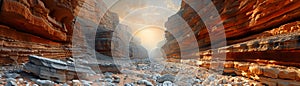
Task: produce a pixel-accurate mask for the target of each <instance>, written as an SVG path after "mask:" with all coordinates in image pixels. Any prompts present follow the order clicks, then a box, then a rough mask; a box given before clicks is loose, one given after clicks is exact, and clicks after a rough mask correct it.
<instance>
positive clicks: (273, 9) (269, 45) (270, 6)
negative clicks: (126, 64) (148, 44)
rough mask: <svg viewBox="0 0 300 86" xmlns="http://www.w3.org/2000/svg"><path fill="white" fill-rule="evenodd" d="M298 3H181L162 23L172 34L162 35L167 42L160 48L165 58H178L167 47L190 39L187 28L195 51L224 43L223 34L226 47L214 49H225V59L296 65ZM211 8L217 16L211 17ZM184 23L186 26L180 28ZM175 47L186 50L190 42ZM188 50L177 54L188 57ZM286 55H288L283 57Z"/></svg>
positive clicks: (193, 0) (279, 0)
mask: <svg viewBox="0 0 300 86" xmlns="http://www.w3.org/2000/svg"><path fill="white" fill-rule="evenodd" d="M187 3H192V4H190V5H189V4H187ZM299 3H300V2H299V1H284V0H277V1H259V0H254V1H253V0H252V1H251V0H246V1H231V0H223V1H219V0H216V1H215V0H212V3H210V2H209V0H208V1H203V2H199V1H197V0H186V1H184V2H183V3H182V8H181V10H180V11H179V12H178V13H177V14H176V15H174V16H172V17H170V18H169V21H168V22H167V23H166V27H167V31H168V32H172V34H171V33H166V38H167V40H168V43H167V44H166V45H165V46H164V49H165V51H166V53H167V54H168V57H169V58H172V57H175V58H180V56H181V55H180V49H172V48H174V47H169V46H179V45H178V42H177V41H176V37H186V39H189V38H191V37H192V36H187V35H190V34H187V33H186V32H187V30H186V29H188V27H190V28H191V30H192V31H193V32H194V35H195V37H196V39H197V42H198V45H199V48H196V49H199V50H201V51H204V50H208V49H210V46H211V45H212V44H211V43H212V42H213V45H219V44H224V41H222V40H223V39H222V38H224V37H222V36H223V35H222V33H225V38H226V42H227V45H230V46H226V47H225V46H218V47H216V48H220V49H219V51H222V49H225V48H226V49H225V50H224V51H226V50H228V51H226V52H227V58H228V60H240V61H250V60H252V61H254V60H256V59H261V60H276V61H280V62H294V63H297V62H298V61H297V60H295V59H293V58H296V54H297V53H298V50H297V49H298V48H297V47H298V35H297V32H299V21H297V20H298V19H299V13H300V11H299V8H300V6H299V5H298V4H299ZM214 8H216V10H217V11H218V12H217V13H219V15H220V16H216V15H215V14H212V13H213V9H214ZM180 17H182V19H183V20H184V22H183V23H182V21H180ZM218 18H220V19H221V20H218ZM176 20H177V21H176ZM185 23H186V24H187V25H188V26H186V25H184V24H185ZM222 29H224V30H222ZM222 31H224V32H222ZM209 33H214V34H209ZM178 34H180V35H178ZM172 35H173V36H175V37H172ZM264 41H265V42H264ZM179 44H183V46H182V47H186V46H189V44H190V42H189V41H184V42H179ZM221 47H223V48H221ZM233 47H239V48H233ZM188 49H190V50H192V49H195V48H187V50H181V51H184V52H181V53H188V54H189V51H188ZM230 49H244V50H240V51H237V52H242V53H233V52H235V50H233V51H230ZM208 52H212V51H208ZM222 52H223V51H222ZM217 53H221V52H217ZM275 53H276V54H275ZM199 54H200V56H201V57H205V56H207V55H204V54H205V52H200V53H199ZM270 54H274V55H270ZM286 54H289V56H284V55H286ZM283 58H285V59H286V60H283ZM287 58H289V60H287Z"/></svg>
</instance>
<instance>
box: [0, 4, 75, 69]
mask: <svg viewBox="0 0 300 86" xmlns="http://www.w3.org/2000/svg"><path fill="white" fill-rule="evenodd" d="M78 2H79V1H72V2H58V1H56V0H44V1H42V0H20V1H16V0H1V3H0V6H1V11H0V17H1V18H0V20H1V21H0V24H1V27H0V29H1V36H0V38H1V44H0V45H1V56H0V57H1V64H7V63H13V62H14V61H16V62H17V61H18V62H24V61H27V58H26V57H27V56H28V55H29V54H35V55H39V56H45V57H49V58H64V57H70V55H71V53H70V50H69V45H70V42H69V39H70V38H69V36H71V34H72V20H73V18H74V16H75V12H74V9H75V7H77V6H78V5H79V4H78ZM45 3H46V4H45ZM71 3H72V4H71ZM58 9H59V10H58ZM57 10H58V11H57ZM58 14H59V15H58Z"/></svg>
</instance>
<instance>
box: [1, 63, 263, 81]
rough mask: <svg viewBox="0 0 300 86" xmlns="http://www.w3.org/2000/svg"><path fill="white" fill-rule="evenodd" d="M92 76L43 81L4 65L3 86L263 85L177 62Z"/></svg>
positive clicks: (2, 72) (143, 65)
mask: <svg viewBox="0 0 300 86" xmlns="http://www.w3.org/2000/svg"><path fill="white" fill-rule="evenodd" d="M121 72H122V74H113V73H110V72H106V73H103V74H96V75H89V78H88V79H89V80H71V81H67V82H65V83H58V82H54V81H50V80H43V79H40V78H39V77H35V76H34V75H33V74H31V73H27V72H25V71H23V70H22V65H21V66H17V67H16V66H2V67H1V73H0V75H1V76H0V77H1V80H0V85H1V86H262V85H263V84H261V83H259V82H257V81H254V80H250V79H248V78H244V77H241V76H230V75H221V74H218V73H216V72H213V71H211V70H208V69H206V68H201V67H200V68H199V67H196V66H190V65H183V64H177V63H163V64H137V65H136V66H131V67H128V68H123V69H122V70H121Z"/></svg>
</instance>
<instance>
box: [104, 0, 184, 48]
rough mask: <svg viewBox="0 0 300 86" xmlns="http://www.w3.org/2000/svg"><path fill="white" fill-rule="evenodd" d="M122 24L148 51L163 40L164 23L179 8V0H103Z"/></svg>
mask: <svg viewBox="0 0 300 86" xmlns="http://www.w3.org/2000/svg"><path fill="white" fill-rule="evenodd" d="M103 1H104V2H105V3H106V4H107V6H108V8H110V10H111V11H112V12H115V13H117V14H118V15H119V17H120V22H121V23H122V24H125V25H128V26H129V27H130V28H132V30H130V31H132V33H133V35H134V36H135V37H138V38H140V41H141V44H142V45H143V46H144V47H145V48H146V49H147V50H148V51H150V50H151V49H154V48H155V47H157V44H158V43H159V42H161V41H163V40H164V30H165V28H164V23H165V22H166V21H167V20H168V17H170V16H171V15H174V14H175V13H176V12H177V11H178V10H179V9H180V4H181V0H103Z"/></svg>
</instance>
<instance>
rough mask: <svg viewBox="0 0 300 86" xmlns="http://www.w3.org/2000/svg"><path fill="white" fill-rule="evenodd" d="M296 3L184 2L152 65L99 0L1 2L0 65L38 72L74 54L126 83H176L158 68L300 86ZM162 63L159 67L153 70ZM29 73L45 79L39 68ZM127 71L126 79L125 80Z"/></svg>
mask: <svg viewBox="0 0 300 86" xmlns="http://www.w3.org/2000/svg"><path fill="white" fill-rule="evenodd" d="M299 4H300V1H299V0H183V1H182V3H181V8H180V9H179V11H178V12H177V13H176V14H174V15H173V16H170V17H169V18H168V21H167V22H166V23H165V28H166V30H165V39H166V43H165V44H163V45H162V47H161V48H162V50H163V51H164V54H165V55H166V57H163V58H166V59H167V61H166V62H163V63H155V64H149V63H151V61H150V60H149V58H151V57H149V56H148V51H147V49H146V48H145V47H144V46H143V45H141V40H140V39H138V38H135V37H134V34H133V33H132V31H131V29H132V28H131V27H129V26H128V25H125V24H121V23H120V21H121V20H120V19H119V16H118V14H117V13H114V12H112V11H110V10H108V9H110V8H109V7H107V6H106V4H105V3H104V2H103V1H102V0H0V65H1V66H0V67H2V66H3V67H4V66H11V65H23V63H27V69H29V71H30V70H34V69H35V68H40V69H41V70H42V69H43V68H44V69H45V68H46V69H47V68H48V66H49V64H52V63H53V64H61V63H62V64H69V63H68V62H60V61H69V60H66V59H73V58H75V59H80V61H81V60H86V61H82V62H83V63H82V64H84V65H87V66H90V69H97V68H100V69H101V71H100V72H112V73H114V74H109V73H105V74H104V75H105V76H106V75H107V77H105V80H102V79H101V80H100V81H101V82H102V81H103V82H105V83H106V82H116V83H119V84H121V85H124V84H127V85H126V86H132V85H130V84H137V83H140V84H141V83H142V84H145V85H147V84H148V85H162V86H169V85H163V84H164V83H167V84H170V83H171V84H178V85H180V83H175V82H174V80H173V81H172V80H165V81H164V80H162V81H160V80H159V79H157V78H155V79H152V78H153V77H156V75H155V74H156V72H160V74H161V75H162V77H163V76H165V77H173V76H172V75H168V74H173V75H176V74H178V73H180V72H182V71H185V72H186V74H183V75H186V77H188V75H192V76H191V77H192V78H191V79H193V80H192V82H193V84H192V85H196V84H201V85H200V86H203V85H218V84H226V85H229V84H230V85H238V86H243V85H250V84H251V85H254V86H261V85H262V86H263V85H266V86H299V85H300V83H299V81H300V72H299V71H300V69H299V67H300V59H299V53H300V51H299V47H300V43H299V42H300V41H299V38H300V37H299V36H300V33H299V31H300V20H299V19H300V16H299V15H300V5H299ZM30 55H36V56H30ZM38 56H40V57H38ZM44 57H45V58H44ZM30 58H31V59H32V58H33V59H34V58H38V59H40V60H41V62H43V61H45V62H46V63H47V64H43V65H40V64H38V62H34V60H30ZM116 59H129V60H130V62H132V63H133V64H134V65H135V66H131V65H130V67H128V68H124V69H125V72H126V71H127V72H129V74H127V75H126V74H125V73H124V71H123V70H120V69H119V67H120V66H122V65H120V64H117V63H114V62H113V61H114V60H116ZM48 60H49V61H48ZM54 60H58V61H54ZM95 60H97V61H95ZM51 62H52V63H51ZM74 62H76V61H74ZM85 62H86V63H85ZM93 62H95V63H93ZM130 62H128V60H124V62H121V63H130ZM33 63H34V64H33ZM53 64H52V65H53ZM70 64H71V63H70ZM28 65H29V67H28ZM36 65H38V66H36ZM162 65H163V66H165V68H164V69H165V70H163V71H159V68H155V67H159V66H162ZM182 65H184V66H183V67H182ZM31 66H32V67H34V68H32V69H31ZM39 66H40V67H39ZM65 66H67V67H68V65H64V66H63V67H65ZM71 66H72V67H73V66H74V65H71ZM152 66H154V68H153V69H151V68H148V67H152ZM25 68H26V65H25ZM55 68H58V67H57V66H55V67H53V68H50V69H51V71H50V69H49V71H50V72H49V71H47V73H48V72H49V73H53V74H54V75H55V74H58V75H57V77H58V78H59V79H60V78H62V79H63V80H62V81H60V80H58V82H66V83H67V82H68V80H66V79H64V77H60V75H59V74H62V75H64V74H66V73H69V70H67V69H66V70H67V72H66V70H64V69H59V68H58V69H55ZM180 68H182V69H180ZM88 69H89V68H87V70H88ZM131 69H133V70H134V71H132V70H131ZM54 70H55V72H53V71H54ZM70 70H71V69H70ZM186 70H191V71H196V72H195V73H191V74H189V73H188V72H189V71H186ZM0 71H5V70H0ZM74 71H75V70H74V69H72V71H71V72H70V73H72V74H73V73H74ZM122 71H123V72H122ZM220 71H221V74H215V73H218V72H220ZM95 72H98V73H100V72H99V71H95ZM154 72H155V73H154ZM185 72H184V73H185ZM122 73H124V74H122ZM141 73H148V75H147V74H141ZM33 74H34V75H36V76H40V78H43V77H41V75H43V74H40V73H38V72H34V73H33ZM73 75H74V74H73ZM134 75H136V76H134ZM179 75H180V74H179ZM43 76H47V77H46V78H45V77H44V78H43V79H49V80H51V79H52V78H49V77H48V76H51V75H43ZM74 76H75V75H74ZM128 76H130V78H131V80H128V79H127V80H128V81H126V77H128ZM152 76H153V77H152ZM159 76H160V75H159ZM90 77H91V78H94V77H93V76H90ZM99 77H100V76H99ZM145 77H146V78H145ZM107 78H109V81H106V79H107ZM194 78H195V79H194ZM70 79H71V78H70ZM72 79H74V78H73V76H72ZM120 79H121V82H120ZM144 79H145V80H144ZM112 80H113V81H112ZM147 80H148V81H147ZM155 80H156V81H155ZM195 80H196V81H195ZM33 81H34V80H33ZM69 81H70V80H69ZM0 82H2V81H1V80H0ZM3 82H5V81H3ZM77 82H78V83H79V81H74V80H71V82H69V83H71V84H73V85H74V84H78V83H77ZM81 82H82V83H83V82H84V81H81ZM91 82H92V81H91ZM130 82H134V83H130ZM187 82H188V80H187ZM9 83H10V81H9ZM69 83H68V84H69ZM155 83H156V84H155ZM110 84H112V83H110ZM1 85H2V83H1ZM75 86H80V85H75ZM113 86H114V85H113Z"/></svg>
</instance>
